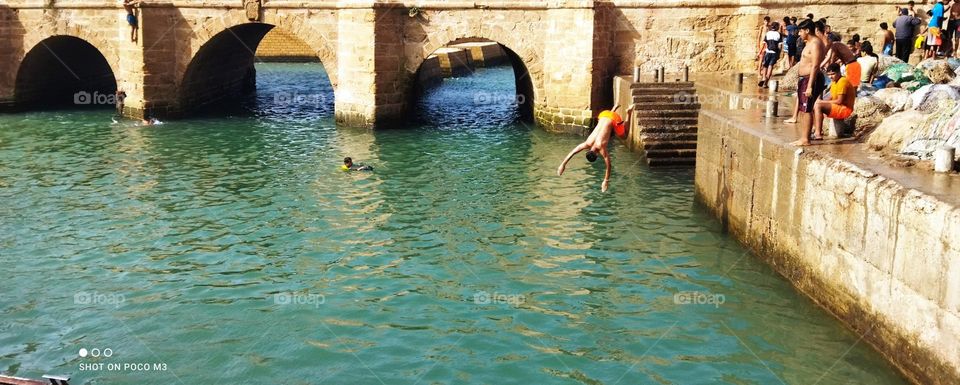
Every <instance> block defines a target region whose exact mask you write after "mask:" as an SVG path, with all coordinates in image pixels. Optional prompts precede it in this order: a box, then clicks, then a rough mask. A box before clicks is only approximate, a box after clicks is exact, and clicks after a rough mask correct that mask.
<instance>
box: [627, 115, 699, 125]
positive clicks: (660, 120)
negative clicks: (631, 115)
mask: <svg viewBox="0 0 960 385" xmlns="http://www.w3.org/2000/svg"><path fill="white" fill-rule="evenodd" d="M637 126H638V127H656V126H694V127H696V126H697V118H696V117H692V118H691V117H650V116H644V117H637Z"/></svg>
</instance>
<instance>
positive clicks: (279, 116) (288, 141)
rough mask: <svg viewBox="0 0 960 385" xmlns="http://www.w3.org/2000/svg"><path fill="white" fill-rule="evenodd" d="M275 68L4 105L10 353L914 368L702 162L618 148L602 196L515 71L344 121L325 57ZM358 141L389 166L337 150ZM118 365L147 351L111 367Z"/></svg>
mask: <svg viewBox="0 0 960 385" xmlns="http://www.w3.org/2000/svg"><path fill="white" fill-rule="evenodd" d="M258 83H259V93H258V96H257V100H256V101H251V103H250V105H249V106H248V108H249V109H250V110H251V111H252V112H251V113H249V114H243V115H240V116H236V117H220V118H212V117H208V118H195V119H189V120H183V121H176V122H167V123H165V124H162V125H158V126H152V127H139V126H137V125H136V124H133V123H128V122H122V123H117V124H111V119H110V111H58V112H42V113H25V114H15V115H0V201H2V202H3V203H2V204H0V264H2V265H3V272H4V274H3V277H2V279H0V371H2V372H4V373H7V374H16V375H20V376H30V377H39V376H40V375H41V374H43V373H65V374H69V375H71V376H72V377H73V379H74V381H73V383H74V384H191V385H192V384H218V383H223V384H235V383H244V384H271V383H274V384H318V383H325V384H434V383H476V384H508V383H516V384H577V383H581V384H608V385H613V384H717V383H726V384H763V385H767V384H781V383H783V384H817V383H819V384H900V383H903V382H902V380H901V379H900V378H899V377H898V376H897V375H896V374H895V373H894V371H893V370H892V369H891V368H890V367H889V366H888V365H887V364H886V363H885V362H884V361H883V360H882V359H881V357H880V356H879V355H878V354H877V353H875V352H873V351H872V350H870V349H869V348H868V347H867V346H865V344H864V343H862V342H861V341H859V339H858V338H857V336H856V335H854V334H852V333H850V332H848V331H846V330H845V329H843V328H842V327H841V325H840V324H839V323H838V322H837V321H835V320H834V319H833V318H831V317H829V316H828V315H827V314H825V313H824V312H823V311H822V310H820V309H819V308H817V307H816V306H814V305H813V304H812V303H811V302H809V301H808V300H806V299H804V298H803V297H801V296H800V295H798V294H796V293H795V292H794V291H793V290H792V289H791V287H790V286H789V284H788V283H787V282H785V281H784V280H783V279H781V278H780V277H778V276H777V275H775V274H774V273H773V272H772V271H771V270H770V269H769V268H767V267H766V266H765V265H763V264H762V263H761V262H759V261H758V260H756V259H755V258H754V257H752V256H751V255H749V254H747V253H746V252H745V250H744V249H743V248H741V247H740V246H738V245H737V244H736V243H735V242H734V241H732V240H731V239H730V238H729V237H728V236H727V235H725V234H723V233H722V232H721V231H720V228H719V225H718V224H717V223H716V222H715V221H714V220H713V219H711V218H710V217H709V215H707V214H706V213H705V211H704V210H703V209H702V208H700V207H698V206H696V205H694V204H693V188H692V186H693V172H692V171H691V170H670V171H666V170H651V169H649V168H647V167H646V166H643V165H641V164H639V163H638V161H639V158H638V156H637V155H635V154H633V153H630V152H629V151H627V150H626V149H625V148H623V147H622V145H620V144H617V145H616V148H614V149H613V150H612V151H613V157H614V158H613V163H614V178H613V181H612V183H611V189H610V191H609V192H608V193H601V192H600V180H601V178H602V175H603V169H602V162H597V163H596V164H589V163H586V162H585V161H584V160H583V158H582V156H578V157H577V158H575V159H574V160H573V162H571V165H570V166H569V167H568V170H567V173H566V174H565V175H564V176H563V177H557V176H556V175H555V173H556V166H557V163H558V162H559V161H560V160H561V159H562V157H563V156H564V155H565V154H566V152H567V151H569V149H570V148H571V147H573V146H574V145H576V144H577V142H578V139H579V138H577V137H572V136H564V135H556V134H547V133H545V132H543V131H541V130H539V129H536V128H532V127H529V126H526V125H523V124H514V123H512V122H513V120H514V118H515V117H516V111H515V109H513V108H512V107H511V106H510V105H509V104H508V103H506V102H505V101H509V100H511V98H512V92H513V74H512V72H511V70H510V69H509V68H507V69H503V68H495V69H488V70H482V71H481V72H479V73H478V74H476V75H474V76H473V77H470V78H463V79H452V80H451V79H448V80H446V81H445V83H444V85H443V86H442V87H440V88H437V89H434V90H432V91H431V92H429V93H428V94H427V95H425V96H424V97H423V99H422V102H421V105H420V113H419V117H420V119H422V120H423V122H422V123H411V124H410V127H409V128H407V129H400V130H383V131H369V130H361V129H348V128H335V127H334V122H333V115H332V98H333V95H332V91H331V89H330V86H329V84H328V83H327V82H326V77H325V75H324V74H323V72H322V69H321V68H320V67H319V66H317V65H302V64H295V65H290V64H288V65H277V64H270V65H259V68H258ZM478 92H483V93H484V94H482V96H478V95H479V94H478ZM291 94H297V95H300V96H301V97H300V98H290V97H288V96H289V95H291ZM278 95H280V96H278ZM344 156H352V157H353V158H354V159H357V160H359V161H361V162H364V163H367V164H371V165H373V166H374V167H375V168H376V169H375V171H374V172H370V173H344V172H341V171H339V165H340V163H341V160H342V158H343V157H344ZM686 302H693V303H689V304H687V303H686ZM81 348H83V349H87V350H88V352H89V353H88V354H93V352H94V351H95V352H97V353H98V354H100V355H103V352H102V350H103V349H107V348H109V349H110V350H111V353H112V356H111V357H109V358H104V357H100V358H94V357H91V356H90V355H88V356H87V357H85V358H81V357H80V356H79V354H78V352H79V351H80V349H81ZM94 349H97V350H94ZM91 363H103V364H104V365H105V367H104V368H103V369H96V368H93V369H91V368H90V367H89V366H81V365H85V364H91ZM124 363H148V364H150V365H151V366H150V368H151V370H149V371H130V370H123V368H122V367H121V369H120V370H110V369H109V368H108V367H107V366H106V365H107V364H120V365H122V364H124ZM153 364H163V365H165V367H166V370H153V369H162V367H156V368H155V367H153V366H152V365H153Z"/></svg>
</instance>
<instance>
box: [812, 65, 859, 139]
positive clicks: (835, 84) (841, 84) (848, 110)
mask: <svg viewBox="0 0 960 385" xmlns="http://www.w3.org/2000/svg"><path fill="white" fill-rule="evenodd" d="M826 73H827V76H828V77H830V81H831V84H830V100H817V102H816V103H815V104H814V106H813V132H814V133H813V135H814V136H813V139H817V140H819V139H823V118H824V116H826V117H828V118H830V119H835V120H843V119H846V118H849V117H850V115H853V106H854V104H855V103H856V101H857V88H856V86H854V85H853V84H852V83H851V82H850V81H849V80H847V78H846V77H845V76H840V65H839V64H837V63H831V64H830V65H829V66H827V71H826ZM838 134H839V133H838Z"/></svg>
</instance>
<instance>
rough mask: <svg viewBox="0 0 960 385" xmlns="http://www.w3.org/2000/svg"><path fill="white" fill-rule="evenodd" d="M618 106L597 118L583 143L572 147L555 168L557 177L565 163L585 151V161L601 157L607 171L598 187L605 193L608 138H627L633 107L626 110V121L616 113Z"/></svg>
mask: <svg viewBox="0 0 960 385" xmlns="http://www.w3.org/2000/svg"><path fill="white" fill-rule="evenodd" d="M618 107H620V106H619V105H617V106H613V110H605V111H603V112H601V113H600V115H598V116H597V127H596V128H594V129H593V132H591V133H590V136H589V137H587V140H585V141H584V142H583V143H580V144H579V145H578V146H577V147H574V148H573V150H572V151H570V153H569V154H567V157H566V158H564V159H563V162H561V163H560V167H557V175H563V171H564V170H566V168H567V163H568V162H570V159H571V158H573V156H574V155H576V154H577V153H578V152H580V151H583V150H587V161H590V162H593V161H596V160H597V155H598V154H599V155H600V156H602V157H603V162H604V163H606V166H607V170H606V173H605V174H604V175H603V183H602V184H601V185H600V191H604V192H606V191H607V189H608V188H609V187H610V152H609V151H607V144H609V143H610V136H612V135H614V134H616V135H617V137H619V138H621V139H624V138H626V137H627V130H628V129H629V127H630V115H631V113H633V105H631V106H630V108H628V109H627V120H623V119H622V118H621V117H620V115H618V114H617V113H616V112H614V111H616V110H617V108H618Z"/></svg>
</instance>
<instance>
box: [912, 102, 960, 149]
mask: <svg viewBox="0 0 960 385" xmlns="http://www.w3.org/2000/svg"><path fill="white" fill-rule="evenodd" d="M958 127H960V104H958V103H957V101H956V100H944V101H943V102H942V103H940V104H939V105H938V106H937V107H936V108H935V109H934V110H933V112H932V113H930V114H929V115H927V116H926V118H925V119H924V120H923V122H921V123H920V124H919V125H918V126H917V127H916V128H915V129H914V130H913V132H911V135H909V136H907V137H905V138H904V140H903V143H904V145H903V147H902V148H901V149H900V153H901V154H904V155H911V156H916V157H918V158H920V159H933V152H934V151H936V149H937V147H940V146H942V145H949V146H953V147H957V146H958V145H960V130H957V128H958Z"/></svg>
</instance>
